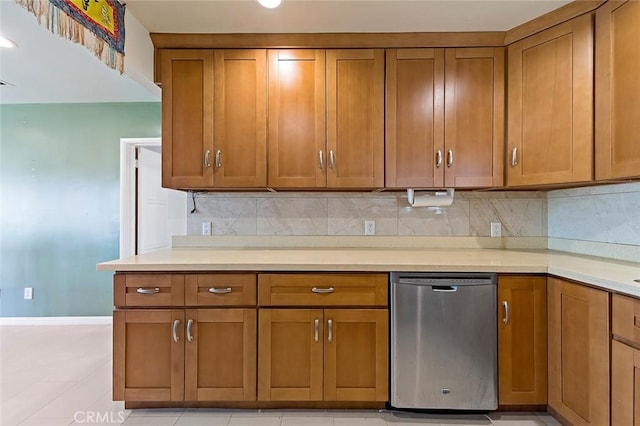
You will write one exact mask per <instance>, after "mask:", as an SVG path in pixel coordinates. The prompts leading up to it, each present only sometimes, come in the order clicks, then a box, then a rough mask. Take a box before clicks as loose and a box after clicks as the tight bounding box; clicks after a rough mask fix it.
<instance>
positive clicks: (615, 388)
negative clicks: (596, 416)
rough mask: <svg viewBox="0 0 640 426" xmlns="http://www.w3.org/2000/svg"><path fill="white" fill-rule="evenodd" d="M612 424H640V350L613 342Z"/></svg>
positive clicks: (630, 425)
mask: <svg viewBox="0 0 640 426" xmlns="http://www.w3.org/2000/svg"><path fill="white" fill-rule="evenodd" d="M611 424H612V425H629V426H632V425H638V424H640V350H639V349H636V348H634V347H631V346H628V345H625V344H624V343H620V342H618V341H617V340H613V341H612V342H611Z"/></svg>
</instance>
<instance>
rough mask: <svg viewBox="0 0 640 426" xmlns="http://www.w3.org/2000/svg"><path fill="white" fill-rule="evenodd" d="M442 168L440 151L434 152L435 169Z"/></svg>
mask: <svg viewBox="0 0 640 426" xmlns="http://www.w3.org/2000/svg"><path fill="white" fill-rule="evenodd" d="M440 166H442V151H441V150H437V151H436V168H440Z"/></svg>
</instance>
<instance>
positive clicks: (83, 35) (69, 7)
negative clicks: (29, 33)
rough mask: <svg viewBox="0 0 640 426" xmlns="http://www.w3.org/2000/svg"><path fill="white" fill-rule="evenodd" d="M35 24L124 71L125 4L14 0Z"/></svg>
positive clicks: (102, 0) (110, 0)
mask: <svg viewBox="0 0 640 426" xmlns="http://www.w3.org/2000/svg"><path fill="white" fill-rule="evenodd" d="M15 1H16V3H18V4H19V5H21V6H22V7H24V8H25V9H27V10H28V11H30V12H31V13H33V14H34V15H35V16H36V17H37V18H38V22H39V23H40V24H42V25H46V26H47V28H48V29H49V30H50V31H51V32H53V33H55V34H58V35H60V36H62V37H65V38H67V39H69V40H72V41H74V42H75V43H80V44H82V45H83V46H85V47H87V49H89V50H91V51H92V52H93V53H94V54H95V55H96V56H97V57H98V58H100V59H101V60H102V61H103V62H104V63H105V64H107V65H108V66H109V67H111V68H113V69H117V70H118V71H120V74H122V72H123V71H124V9H125V7H124V5H122V4H120V2H119V1H118V0H15Z"/></svg>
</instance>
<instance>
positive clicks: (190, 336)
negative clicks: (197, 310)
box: [187, 319, 193, 342]
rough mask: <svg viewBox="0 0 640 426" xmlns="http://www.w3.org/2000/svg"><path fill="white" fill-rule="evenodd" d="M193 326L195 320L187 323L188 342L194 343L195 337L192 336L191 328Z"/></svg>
mask: <svg viewBox="0 0 640 426" xmlns="http://www.w3.org/2000/svg"><path fill="white" fill-rule="evenodd" d="M192 326H193V320H192V319H190V320H189V321H187V340H188V341H190V342H191V341H193V336H192V335H191V327H192Z"/></svg>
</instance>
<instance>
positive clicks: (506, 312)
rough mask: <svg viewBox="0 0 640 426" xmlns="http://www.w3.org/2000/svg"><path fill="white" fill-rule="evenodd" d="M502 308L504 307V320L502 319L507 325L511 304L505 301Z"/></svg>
mask: <svg viewBox="0 0 640 426" xmlns="http://www.w3.org/2000/svg"><path fill="white" fill-rule="evenodd" d="M502 306H504V318H502V322H503V323H505V324H507V323H508V322H509V303H508V302H507V301H506V300H503V301H502Z"/></svg>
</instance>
